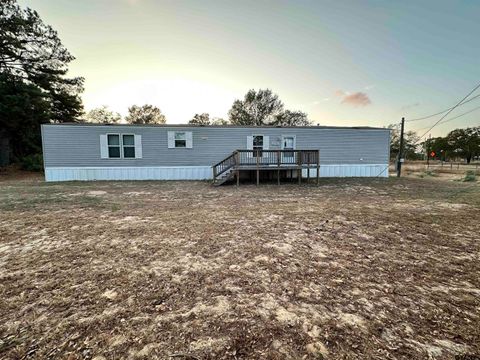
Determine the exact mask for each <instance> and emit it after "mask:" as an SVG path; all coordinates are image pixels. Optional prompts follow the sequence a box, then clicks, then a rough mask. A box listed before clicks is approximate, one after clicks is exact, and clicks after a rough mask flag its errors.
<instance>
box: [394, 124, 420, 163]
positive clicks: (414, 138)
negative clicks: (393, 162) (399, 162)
mask: <svg viewBox="0 0 480 360" xmlns="http://www.w3.org/2000/svg"><path fill="white" fill-rule="evenodd" d="M388 128H389V129H391V132H390V159H395V158H397V156H398V152H399V149H400V130H399V129H398V127H397V125H388ZM419 141H420V138H419V136H418V135H417V133H416V132H414V131H406V132H405V133H404V136H403V156H404V158H405V159H410V160H415V159H418V158H420V156H421V151H420V148H421V144H419Z"/></svg>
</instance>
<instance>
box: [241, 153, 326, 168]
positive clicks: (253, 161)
mask: <svg viewBox="0 0 480 360" xmlns="http://www.w3.org/2000/svg"><path fill="white" fill-rule="evenodd" d="M236 153H238V158H237V163H236V166H242V167H245V166H255V167H256V166H262V167H263V166H272V167H275V166H279V167H281V166H308V165H315V164H317V163H318V162H319V152H318V150H237V151H236Z"/></svg>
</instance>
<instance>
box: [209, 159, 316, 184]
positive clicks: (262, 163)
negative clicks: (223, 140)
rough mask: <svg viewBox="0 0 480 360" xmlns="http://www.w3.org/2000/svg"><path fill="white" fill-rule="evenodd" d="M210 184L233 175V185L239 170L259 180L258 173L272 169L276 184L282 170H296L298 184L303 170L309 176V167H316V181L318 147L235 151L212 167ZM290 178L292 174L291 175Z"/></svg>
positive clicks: (238, 179)
mask: <svg viewBox="0 0 480 360" xmlns="http://www.w3.org/2000/svg"><path fill="white" fill-rule="evenodd" d="M212 169H213V183H214V185H221V184H223V183H225V182H226V181H228V180H232V179H233V178H236V181H237V186H238V185H239V184H240V173H241V172H242V171H252V170H253V171H255V172H256V183H257V185H258V184H259V182H260V172H261V171H270V172H276V178H277V183H278V184H279V185H280V174H281V172H282V171H285V170H290V171H291V172H292V173H293V172H296V177H297V179H298V183H299V184H300V183H301V182H302V171H303V169H306V170H307V178H308V179H310V169H316V176H315V177H316V181H317V184H318V181H319V174H320V151H319V150H236V151H234V152H233V153H232V154H231V155H230V156H228V157H226V158H225V159H223V160H222V161H220V162H219V163H217V164H215V165H213V166H212ZM292 177H293V176H292Z"/></svg>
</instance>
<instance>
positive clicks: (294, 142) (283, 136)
mask: <svg viewBox="0 0 480 360" xmlns="http://www.w3.org/2000/svg"><path fill="white" fill-rule="evenodd" d="M285 138H293V150H295V149H296V148H297V136H296V135H288V134H287V135H282V150H285V145H284V144H285Z"/></svg>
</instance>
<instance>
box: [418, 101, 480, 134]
mask: <svg viewBox="0 0 480 360" xmlns="http://www.w3.org/2000/svg"><path fill="white" fill-rule="evenodd" d="M479 109H480V106H477V107H476V108H473V109H472V110H470V111H467V112H464V113H463V114H460V115H458V116H455V117H453V118H450V119H447V120H444V121H442V122H441V123H439V124H438V125H441V124H445V123H447V122H449V121H452V120H455V119H458V118H460V117H462V116H465V115H468V114H470V113H472V112H474V111H477V110H479ZM425 129H428V126H427V127H424V128H420V129H416V130H415V131H419V130H425Z"/></svg>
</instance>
